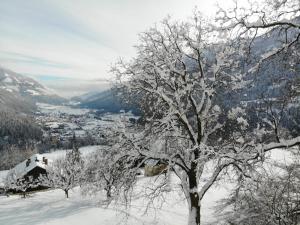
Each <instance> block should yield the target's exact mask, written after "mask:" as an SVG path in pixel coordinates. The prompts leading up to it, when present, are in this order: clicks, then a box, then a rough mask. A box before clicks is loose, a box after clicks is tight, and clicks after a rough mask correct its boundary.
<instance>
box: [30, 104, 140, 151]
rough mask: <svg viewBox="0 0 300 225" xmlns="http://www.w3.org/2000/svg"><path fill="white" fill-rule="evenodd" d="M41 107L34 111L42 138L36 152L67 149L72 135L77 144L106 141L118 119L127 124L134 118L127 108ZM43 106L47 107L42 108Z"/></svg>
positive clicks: (106, 143) (100, 143) (132, 121)
mask: <svg viewBox="0 0 300 225" xmlns="http://www.w3.org/2000/svg"><path fill="white" fill-rule="evenodd" d="M46 107H49V106H47V105H46V106H45V105H42V108H41V110H40V111H39V112H37V113H36V114H37V115H36V121H37V122H38V123H39V124H40V126H41V127H42V129H43V141H42V143H41V146H40V148H39V150H40V152H41V150H42V151H45V152H46V151H48V150H50V149H69V148H71V147H72V146H71V142H70V140H71V139H72V137H73V135H75V136H76V139H77V142H78V145H79V147H81V146H87V145H108V144H109V140H108V138H107V134H109V131H110V130H111V129H112V127H113V126H116V124H118V123H117V121H118V120H119V121H120V122H122V123H126V124H127V125H130V124H131V125H134V124H135V123H136V121H137V119H138V117H137V116H134V115H133V114H132V113H130V112H124V111H120V113H118V114H111V113H104V112H102V111H99V110H87V109H72V108H70V107H63V108H53V109H51V110H49V109H48V110H45V108H46ZM46 109H47V108H46Z"/></svg>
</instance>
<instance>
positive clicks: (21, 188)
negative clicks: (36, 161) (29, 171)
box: [4, 170, 38, 198]
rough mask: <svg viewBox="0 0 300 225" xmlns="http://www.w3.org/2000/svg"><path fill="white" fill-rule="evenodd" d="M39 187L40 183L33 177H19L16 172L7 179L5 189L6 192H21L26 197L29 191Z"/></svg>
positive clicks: (10, 173) (11, 173)
mask: <svg viewBox="0 0 300 225" xmlns="http://www.w3.org/2000/svg"><path fill="white" fill-rule="evenodd" d="M37 186H38V182H37V181H36V180H34V179H33V177H32V176H23V177H18V176H17V173H16V171H14V170H12V171H10V172H9V173H8V174H7V176H6V179H5V184H4V188H5V190H6V192H9V191H12V192H16V193H18V192H21V193H22V195H23V197H24V198H25V197H26V194H27V191H28V190H30V189H31V188H35V187H37Z"/></svg>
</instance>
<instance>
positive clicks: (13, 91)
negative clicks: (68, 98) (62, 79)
mask: <svg viewBox="0 0 300 225" xmlns="http://www.w3.org/2000/svg"><path fill="white" fill-rule="evenodd" d="M0 93H6V95H10V96H11V97H10V98H14V99H20V98H21V99H22V101H28V102H30V101H31V102H46V103H53V102H55V103H61V102H64V99H63V98H61V97H59V96H57V95H56V94H55V93H54V92H53V91H51V90H49V89H47V88H46V87H44V86H43V85H41V84H40V83H38V82H37V81H35V80H33V79H31V78H29V77H27V76H24V75H21V74H18V73H15V72H13V71H11V70H8V69H4V68H1V67H0ZM4 100H5V99H2V101H4ZM0 104H1V102H0ZM9 104H10V102H6V104H5V102H4V104H3V105H4V106H8V105H9Z"/></svg>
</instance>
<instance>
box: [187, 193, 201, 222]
mask: <svg viewBox="0 0 300 225" xmlns="http://www.w3.org/2000/svg"><path fill="white" fill-rule="evenodd" d="M200 209H201V207H200V202H199V195H198V193H190V209H189V222H188V225H200V216H201V214H200Z"/></svg>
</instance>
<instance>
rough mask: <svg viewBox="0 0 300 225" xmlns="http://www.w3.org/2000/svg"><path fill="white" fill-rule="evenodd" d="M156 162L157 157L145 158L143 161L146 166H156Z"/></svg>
mask: <svg viewBox="0 0 300 225" xmlns="http://www.w3.org/2000/svg"><path fill="white" fill-rule="evenodd" d="M158 163H159V160H157V159H147V160H146V161H145V164H146V165H147V166H156V165H157V164H158Z"/></svg>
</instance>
